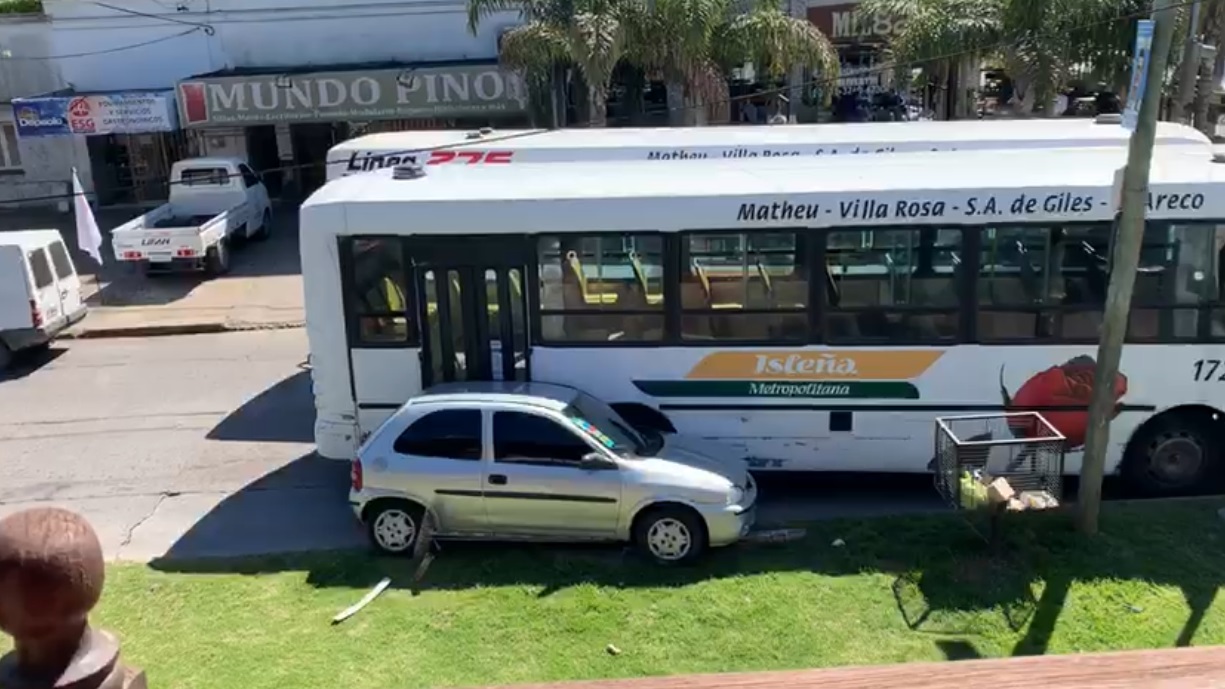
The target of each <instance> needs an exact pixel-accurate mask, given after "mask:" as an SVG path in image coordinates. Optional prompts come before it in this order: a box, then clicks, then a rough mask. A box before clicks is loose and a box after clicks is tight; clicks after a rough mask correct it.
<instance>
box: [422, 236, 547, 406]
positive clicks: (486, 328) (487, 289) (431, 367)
mask: <svg viewBox="0 0 1225 689" xmlns="http://www.w3.org/2000/svg"><path fill="white" fill-rule="evenodd" d="M530 246H531V245H530V243H529V242H528V240H527V238H525V237H511V238H508V237H465V238H464V239H463V241H456V240H449V239H441V238H438V237H431V238H429V239H428V240H425V239H422V240H419V241H416V242H414V243H413V244H412V245H411V246H410V248H409V251H410V255H411V256H412V262H413V279H414V280H415V281H416V287H417V294H418V295H421V296H420V297H419V303H418V309H419V315H420V319H421V320H420V322H421V323H423V324H424V326H423V327H422V333H421V334H422V349H421V376H422V383H423V385H424V386H426V387H428V386H430V385H433V384H435V383H444V382H452V381H467V380H506V381H514V380H520V381H525V380H527V379H528V346H527V343H528V332H527V293H526V291H525V290H526V287H527V275H526V270H527V265H528V253H529V251H530Z"/></svg>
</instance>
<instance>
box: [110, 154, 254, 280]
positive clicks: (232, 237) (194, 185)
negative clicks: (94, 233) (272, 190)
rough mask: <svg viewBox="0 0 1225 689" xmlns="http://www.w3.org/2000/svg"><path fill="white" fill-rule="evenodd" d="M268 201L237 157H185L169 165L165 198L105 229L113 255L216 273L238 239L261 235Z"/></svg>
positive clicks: (156, 265)
mask: <svg viewBox="0 0 1225 689" xmlns="http://www.w3.org/2000/svg"><path fill="white" fill-rule="evenodd" d="M271 231H272V207H271V204H270V203H269V200H268V190H267V189H265V188H264V184H263V182H262V181H260V178H259V175H257V174H255V172H254V171H253V170H251V168H250V167H249V166H248V165H247V164H246V163H244V162H243V161H241V160H239V159H237V158H191V159H189V160H181V161H179V162H177V163H175V164H174V166H173V167H171V169H170V201H169V202H168V203H164V204H162V205H161V206H158V207H157V208H154V209H153V210H151V211H149V212H148V213H145V214H144V215H142V216H140V217H139V218H134V219H132V220H129V221H128V222H126V223H124V224H123V225H120V226H119V227H116V228H115V229H114V230H111V244H112V246H113V247H114V250H115V258H116V260H119V261H128V262H139V263H142V264H144V265H145V267H146V268H150V269H156V268H171V267H183V268H190V269H195V270H199V269H204V270H207V271H208V272H209V273H211V274H214V275H220V274H222V273H225V272H226V271H228V270H229V269H230V251H231V250H232V249H233V247H234V244H235V243H236V242H238V241H241V240H243V239H247V238H252V239H266V238H267V237H268V235H269V234H270V233H271Z"/></svg>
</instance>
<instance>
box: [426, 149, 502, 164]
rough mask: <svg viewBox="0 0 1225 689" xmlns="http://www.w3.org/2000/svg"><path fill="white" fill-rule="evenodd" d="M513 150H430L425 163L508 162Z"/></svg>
mask: <svg viewBox="0 0 1225 689" xmlns="http://www.w3.org/2000/svg"><path fill="white" fill-rule="evenodd" d="M513 155H515V152H514V151H447V150H443V151H430V159H429V160H427V161H426V162H425V164H426V165H445V164H446V163H467V164H469V165H484V164H485V163H509V162H510V159H511V156H513Z"/></svg>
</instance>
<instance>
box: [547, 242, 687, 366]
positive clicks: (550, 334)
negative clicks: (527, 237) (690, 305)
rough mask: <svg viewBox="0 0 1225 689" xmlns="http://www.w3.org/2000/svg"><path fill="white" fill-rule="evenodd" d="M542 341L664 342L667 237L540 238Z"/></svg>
mask: <svg viewBox="0 0 1225 689" xmlns="http://www.w3.org/2000/svg"><path fill="white" fill-rule="evenodd" d="M537 253H538V258H539V265H540V318H541V336H542V338H543V339H544V340H546V341H556V342H604V343H617V342H648V341H658V340H661V339H663V335H664V292H663V237H662V236H660V235H652V234H625V235H622V234H604V235H561V236H548V237H541V238H540V240H539V244H538V247H537Z"/></svg>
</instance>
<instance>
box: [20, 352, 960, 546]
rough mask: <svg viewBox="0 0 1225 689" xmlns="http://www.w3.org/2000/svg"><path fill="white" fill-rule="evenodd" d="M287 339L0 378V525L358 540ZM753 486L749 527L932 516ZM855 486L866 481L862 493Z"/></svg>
mask: <svg viewBox="0 0 1225 689" xmlns="http://www.w3.org/2000/svg"><path fill="white" fill-rule="evenodd" d="M306 351H307V346H306V337H305V334H304V333H303V331H301V330H279V331H262V332H241V333H225V334H215V335H191V336H180V337H159V338H147V339H139V338H122V339H100V340H78V341H72V342H65V343H59V344H57V345H55V347H53V349H52V351H51V353H50V355H49V356H46V357H45V358H43V359H40V360H32V361H25V362H23V365H22V366H20V367H19V368H17V369H16V370H15V371H12V372H11V373H10V374H8V375H7V376H5V377H3V378H0V476H3V477H4V480H3V482H0V515H4V514H7V513H9V512H12V511H14V510H17V509H20V508H23V507H28V506H32V505H40V504H56V505H62V506H65V507H69V508H72V509H75V510H78V511H80V512H82V513H83V514H85V515H86V516H87V517H89V519H90V520H91V521H92V522H93V523H94V525H95V526H96V527H97V529H98V532H99V534H100V536H101V538H102V540H103V547H104V549H105V551H106V553H107V556H108V557H110V558H114V559H125V560H150V559H154V558H158V557H161V556H163V555H171V556H175V557H197V556H216V555H243V554H253V553H262V552H276V551H287V550H303V549H312V548H334V547H343V546H349V545H356V544H361V543H362V535H361V533H360V531H359V529H358V528H357V527H356V526H355V524H354V522H353V519H352V518H351V516H350V514H349V512H348V508H347V506H346V502H345V491H346V489H347V485H348V466H347V465H346V464H345V463H343V462H333V461H329V460H324V459H320V458H318V457H317V456H315V455H313V454H312V449H313V446H312V443H311V434H312V426H313V421H314V415H313V410H312V401H311V397H310V376H309V372H308V371H306V370H304V368H303V362H304V361H305V360H306ZM806 483H808V485H805V486H802V487H801V489H799V490H796V489H794V488H792V489H791V490H786V489H780V488H779V487H775V486H772V485H771V484H770V482H768V481H767V482H766V483H765V484H764V486H763V495H765V496H768V497H770V498H772V499H769V500H767V501H766V503H765V504H763V506H762V511H761V519H762V520H763V521H779V520H787V521H792V520H806V519H813V518H822V517H832V516H862V515H870V514H880V513H887V512H913V511H924V510H930V509H933V508H938V507H939V505H938V504H937V503H936V502H935V500H934V498H933V496H932V492H931V489H930V481H929V480H927V479H923V478H916V479H915V480H906V481H902V482H901V483H898V482H897V481H896V480H892V479H881V478H879V477H877V478H870V477H869V478H867V479H864V478H858V479H851V480H849V483H848V479H839V478H836V477H819V478H816V479H813V480H812V481H810V482H806ZM865 486H867V487H866V488H865Z"/></svg>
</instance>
